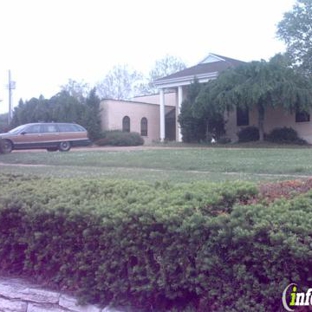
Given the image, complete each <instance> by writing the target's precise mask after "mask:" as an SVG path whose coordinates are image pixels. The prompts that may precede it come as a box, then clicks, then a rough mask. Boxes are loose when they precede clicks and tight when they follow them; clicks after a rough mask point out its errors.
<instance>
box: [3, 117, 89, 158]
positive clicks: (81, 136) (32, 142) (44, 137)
mask: <svg viewBox="0 0 312 312" xmlns="http://www.w3.org/2000/svg"><path fill="white" fill-rule="evenodd" d="M89 144H90V140H89V139H88V132H87V130H86V129H85V128H83V127H81V126H79V125H77V124H72V123H56V122H55V123H32V124H26V125H22V126H19V127H17V128H14V129H12V130H10V131H9V132H7V133H1V134H0V152H2V153H10V152H11V151H12V150H19V149H42V148H44V149H47V150H48V151H57V150H59V151H62V152H67V151H69V150H70V148H71V147H74V146H86V145H89Z"/></svg>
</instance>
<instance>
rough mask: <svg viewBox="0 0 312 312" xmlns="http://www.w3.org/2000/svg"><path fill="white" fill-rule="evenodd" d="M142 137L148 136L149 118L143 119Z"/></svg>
mask: <svg viewBox="0 0 312 312" xmlns="http://www.w3.org/2000/svg"><path fill="white" fill-rule="evenodd" d="M141 135H142V136H147V118H145V117H143V118H142V119H141Z"/></svg>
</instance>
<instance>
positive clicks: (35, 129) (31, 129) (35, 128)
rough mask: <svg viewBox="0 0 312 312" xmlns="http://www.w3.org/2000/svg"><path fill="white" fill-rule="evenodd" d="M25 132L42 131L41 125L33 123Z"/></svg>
mask: <svg viewBox="0 0 312 312" xmlns="http://www.w3.org/2000/svg"><path fill="white" fill-rule="evenodd" d="M23 132H25V133H40V125H31V126H28V127H27V128H25V130H24V131H23Z"/></svg>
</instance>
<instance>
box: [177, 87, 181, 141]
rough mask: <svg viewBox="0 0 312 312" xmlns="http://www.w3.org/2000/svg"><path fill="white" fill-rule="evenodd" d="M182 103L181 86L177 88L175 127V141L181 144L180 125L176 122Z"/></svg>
mask: <svg viewBox="0 0 312 312" xmlns="http://www.w3.org/2000/svg"><path fill="white" fill-rule="evenodd" d="M182 101H183V89H182V86H179V87H178V103H177V104H178V105H177V108H176V125H177V127H176V128H177V135H176V140H177V141H178V142H182V133H181V126H180V123H179V122H178V118H179V115H180V112H181V106H182Z"/></svg>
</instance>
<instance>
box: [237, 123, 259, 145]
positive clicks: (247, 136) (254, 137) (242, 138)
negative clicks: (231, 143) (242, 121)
mask: <svg viewBox="0 0 312 312" xmlns="http://www.w3.org/2000/svg"><path fill="white" fill-rule="evenodd" d="M237 135H238V142H251V141H258V140H259V138H260V136H259V129H258V128H257V127H253V126H252V127H246V128H243V129H241V130H240V131H239V132H238V133H237Z"/></svg>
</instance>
